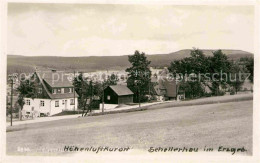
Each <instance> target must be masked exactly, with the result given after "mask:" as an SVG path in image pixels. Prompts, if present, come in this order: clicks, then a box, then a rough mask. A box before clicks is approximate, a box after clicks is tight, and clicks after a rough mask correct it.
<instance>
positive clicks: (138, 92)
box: [138, 85, 141, 108]
mask: <svg viewBox="0 0 260 163" xmlns="http://www.w3.org/2000/svg"><path fill="white" fill-rule="evenodd" d="M138 101H139V108H140V107H141V103H140V86H139V85H138Z"/></svg>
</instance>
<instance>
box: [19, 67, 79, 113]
mask: <svg viewBox="0 0 260 163" xmlns="http://www.w3.org/2000/svg"><path fill="white" fill-rule="evenodd" d="M31 80H33V81H34V82H35V83H36V90H37V93H36V94H37V97H36V98H34V99H32V98H25V105H24V107H23V115H32V114H34V117H35V116H46V115H47V116H51V115H54V114H58V113H60V112H62V111H65V110H70V111H76V110H77V109H78V107H77V106H78V94H77V93H76V92H74V91H75V90H74V86H73V85H72V81H71V77H70V76H69V75H68V74H65V73H64V72H57V71H55V70H52V71H44V72H35V73H34V74H33V75H32V77H31Z"/></svg>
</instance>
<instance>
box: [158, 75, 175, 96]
mask: <svg viewBox="0 0 260 163" xmlns="http://www.w3.org/2000/svg"><path fill="white" fill-rule="evenodd" d="M176 89H177V87H176V81H175V80H168V79H166V78H165V79H160V80H159V82H158V85H156V86H154V90H155V93H156V94H157V95H160V96H162V95H164V96H167V97H176ZM164 91H165V92H164Z"/></svg>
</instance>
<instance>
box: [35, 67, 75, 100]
mask: <svg viewBox="0 0 260 163" xmlns="http://www.w3.org/2000/svg"><path fill="white" fill-rule="evenodd" d="M36 74H37V76H38V78H39V80H40V82H41V84H42V86H43V88H44V90H45V91H46V92H47V94H48V96H49V98H51V99H62V98H73V97H74V92H73V93H64V94H52V93H51V92H50V91H49V90H48V88H47V87H46V85H45V83H44V82H43V80H44V79H42V77H44V78H45V77H47V78H48V77H49V75H50V73H44V74H48V75H46V76H45V75H43V73H42V72H36ZM45 81H46V80H45ZM46 82H47V81H46ZM48 84H49V83H48ZM67 86H68V85H67ZM69 87H73V85H72V84H70V86H69ZM74 91H75V90H74ZM75 97H78V94H77V93H76V92H75Z"/></svg>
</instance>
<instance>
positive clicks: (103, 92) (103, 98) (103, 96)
mask: <svg viewBox="0 0 260 163" xmlns="http://www.w3.org/2000/svg"><path fill="white" fill-rule="evenodd" d="M102 88H103V91H102V113H104V100H105V88H104V82H103V84H102Z"/></svg>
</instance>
